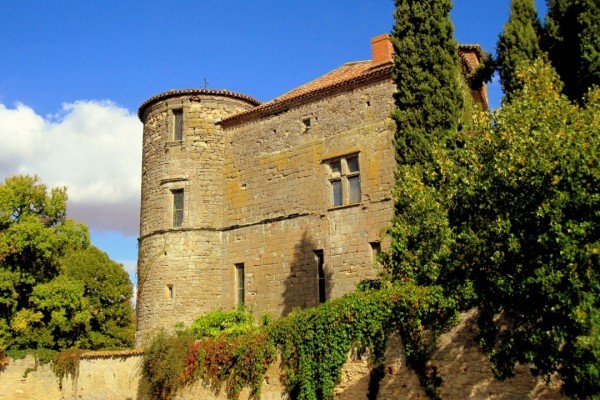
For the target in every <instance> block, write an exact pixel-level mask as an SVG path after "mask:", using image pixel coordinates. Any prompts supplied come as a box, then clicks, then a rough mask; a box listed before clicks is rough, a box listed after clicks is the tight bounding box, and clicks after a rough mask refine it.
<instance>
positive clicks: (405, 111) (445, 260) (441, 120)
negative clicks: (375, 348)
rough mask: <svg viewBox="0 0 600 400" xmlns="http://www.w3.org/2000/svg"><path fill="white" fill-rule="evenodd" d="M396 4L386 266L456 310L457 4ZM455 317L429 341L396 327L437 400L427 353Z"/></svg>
mask: <svg viewBox="0 0 600 400" xmlns="http://www.w3.org/2000/svg"><path fill="white" fill-rule="evenodd" d="M395 5H396V11H395V14H394V16H395V24H394V28H393V30H392V43H393V45H394V50H395V55H394V72H393V78H394V80H395V82H396V86H397V91H396V94H395V103H396V108H395V110H394V112H393V118H394V120H395V122H396V133H395V137H394V144H395V148H396V158H397V161H398V167H397V171H396V180H397V182H396V186H395V189H394V193H393V196H394V202H395V203H394V208H395V209H394V218H393V220H392V224H391V226H390V228H389V229H388V231H387V233H388V235H389V236H390V238H391V246H390V248H389V250H388V251H387V252H386V253H385V254H383V255H382V257H381V263H382V265H383V266H384V268H385V269H386V270H387V271H388V273H389V278H390V279H391V280H392V281H405V282H406V281H408V282H413V283H414V284H416V285H419V286H425V287H428V289H429V290H433V292H435V293H436V296H441V299H443V300H441V301H442V302H444V304H446V305H448V310H450V309H452V310H454V311H455V308H457V304H458V303H457V300H456V298H457V297H459V295H457V292H459V291H461V292H464V290H462V289H463V287H464V285H462V284H461V283H459V284H456V285H448V282H449V281H456V279H454V274H453V271H454V268H453V267H452V265H451V264H452V261H451V256H452V250H453V247H454V240H455V238H454V235H453V231H452V227H451V223H450V219H449V210H450V204H451V203H452V201H453V200H452V199H453V198H454V196H453V195H452V185H453V184H452V183H450V182H452V181H453V180H455V178H454V176H455V175H456V174H454V173H453V170H454V169H456V168H454V166H453V160H452V153H453V152H454V150H455V149H457V148H458V147H459V146H457V144H458V133H459V124H460V122H461V119H462V117H463V106H464V101H463V90H465V91H466V92H470V90H468V87H467V85H466V82H464V81H461V79H463V78H462V77H461V69H460V63H459V59H458V45H457V43H456V41H455V40H454V28H453V25H452V22H451V20H450V10H451V8H452V1H451V0H395ZM450 286H451V289H449V290H446V289H447V288H448V287H450ZM433 292H432V293H433ZM422 311H423V310H417V311H415V315H420V313H421V312H422ZM451 314H452V313H451V312H447V313H446V314H445V315H444V316H440V320H439V321H436V323H435V324H434V325H435V326H428V329H430V330H429V332H430V333H431V334H430V335H428V336H425V335H422V334H421V333H420V332H421V331H420V330H419V328H418V327H417V328H416V329H414V328H415V327H411V326H409V325H410V323H407V321H405V320H402V321H399V322H398V325H399V326H402V327H403V328H401V329H400V332H399V333H400V336H401V338H402V341H403V343H405V349H406V353H407V354H408V356H407V364H408V365H409V366H410V367H411V368H412V369H413V370H414V371H415V372H416V374H417V376H418V377H419V381H420V383H421V385H422V386H423V388H424V389H425V392H426V393H427V394H428V395H429V396H430V398H434V399H438V398H439V393H438V388H439V385H440V384H441V378H440V377H439V376H438V375H437V370H436V369H435V368H432V367H431V366H428V364H427V360H428V354H429V350H430V349H431V348H433V346H434V344H435V340H436V338H437V335H438V334H439V332H440V330H441V327H443V326H444V324H445V323H447V322H448V320H447V318H449V317H451Z"/></svg>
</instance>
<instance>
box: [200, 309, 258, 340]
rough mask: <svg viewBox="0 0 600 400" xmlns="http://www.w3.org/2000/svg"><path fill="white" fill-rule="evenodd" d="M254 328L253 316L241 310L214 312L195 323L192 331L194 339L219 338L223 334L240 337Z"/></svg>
mask: <svg viewBox="0 0 600 400" xmlns="http://www.w3.org/2000/svg"><path fill="white" fill-rule="evenodd" d="M252 328H254V319H253V318H252V315H250V314H248V313H245V312H243V311H239V310H232V311H222V310H219V311H213V312H210V313H208V314H205V315H203V316H201V317H199V318H198V319H196V320H195V321H194V323H193V324H192V325H191V326H190V330H191V332H192V334H193V335H194V337H197V338H201V337H205V336H208V337H213V338H214V337H217V336H219V335H221V334H222V333H225V334H228V335H238V334H241V333H244V332H247V331H249V330H250V329H252Z"/></svg>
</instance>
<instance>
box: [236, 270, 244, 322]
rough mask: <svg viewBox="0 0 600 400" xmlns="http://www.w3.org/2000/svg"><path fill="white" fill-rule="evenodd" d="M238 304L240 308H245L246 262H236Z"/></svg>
mask: <svg viewBox="0 0 600 400" xmlns="http://www.w3.org/2000/svg"><path fill="white" fill-rule="evenodd" d="M235 286H236V305H237V308H238V310H243V309H244V296H245V293H244V291H245V273H244V264H243V263H241V264H235Z"/></svg>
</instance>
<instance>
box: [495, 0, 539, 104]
mask: <svg viewBox="0 0 600 400" xmlns="http://www.w3.org/2000/svg"><path fill="white" fill-rule="evenodd" d="M540 34H541V24H540V22H539V20H538V17H537V11H536V9H535V5H534V3H533V0H512V2H511V5H510V17H509V19H508V22H507V23H506V25H504V30H503V31H502V33H501V34H500V39H499V40H498V45H497V53H498V59H497V63H498V69H499V72H500V81H501V83H502V88H503V89H504V93H505V95H506V97H505V99H508V98H510V95H511V94H512V93H513V92H514V91H516V90H517V89H519V88H520V87H521V82H520V81H519V79H518V78H517V76H516V72H517V69H518V67H519V65H520V64H523V63H525V64H531V63H532V62H533V61H534V60H535V59H537V58H538V57H540V56H541V55H542V51H541V49H540V44H539V36H540Z"/></svg>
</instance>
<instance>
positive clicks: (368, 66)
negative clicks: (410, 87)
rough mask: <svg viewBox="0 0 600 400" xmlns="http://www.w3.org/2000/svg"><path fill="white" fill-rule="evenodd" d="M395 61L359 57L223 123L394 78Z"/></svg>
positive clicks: (231, 123)
mask: <svg viewBox="0 0 600 400" xmlns="http://www.w3.org/2000/svg"><path fill="white" fill-rule="evenodd" d="M392 67H393V65H392V63H391V62H389V61H388V62H383V63H373V62H372V61H357V62H350V63H346V64H344V65H342V66H341V67H339V68H337V69H335V70H333V71H331V72H329V73H327V74H325V75H323V76H321V77H319V78H317V79H315V80H313V81H310V82H308V83H306V84H304V85H302V86H299V87H297V88H295V89H293V90H291V91H289V92H287V93H285V94H283V95H281V96H279V97H276V98H274V99H273V100H271V101H268V102H266V103H263V104H261V105H259V106H257V107H255V108H253V109H251V110H248V111H244V112H241V113H238V114H235V115H232V116H229V117H227V118H224V119H223V121H222V124H223V126H231V125H235V124H238V123H242V122H245V121H248V120H251V119H255V118H259V117H261V116H265V115H270V114H273V113H277V112H281V111H284V110H287V109H289V108H290V107H294V106H296V105H299V104H302V103H306V102H308V101H311V100H314V99H315V98H319V97H322V96H327V95H331V94H334V93H336V92H338V91H339V90H348V88H349V87H352V86H361V85H364V84H367V83H370V82H376V81H381V80H385V79H390V78H391V72H392Z"/></svg>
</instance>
